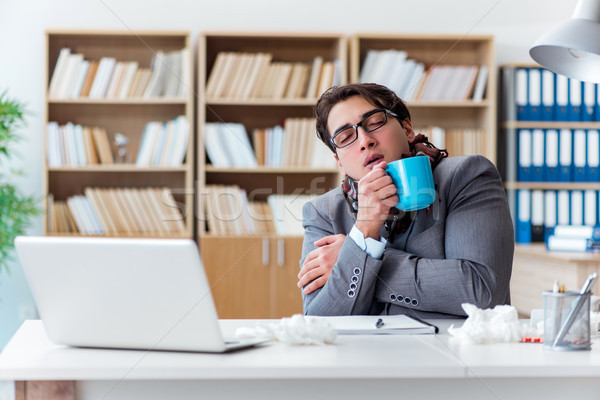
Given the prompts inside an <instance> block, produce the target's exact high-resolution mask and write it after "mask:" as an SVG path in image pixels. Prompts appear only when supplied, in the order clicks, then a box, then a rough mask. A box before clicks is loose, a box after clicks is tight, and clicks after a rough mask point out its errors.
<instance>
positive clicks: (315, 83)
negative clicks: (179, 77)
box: [206, 52, 341, 100]
mask: <svg viewBox="0 0 600 400" xmlns="http://www.w3.org/2000/svg"><path fill="white" fill-rule="evenodd" d="M340 73H341V71H340V66H339V61H337V60H336V61H327V62H326V61H324V60H323V58H322V57H320V56H317V57H315V58H314V59H313V61H312V62H311V63H302V62H285V61H273V55H272V54H269V53H242V52H219V53H217V56H216V58H215V61H214V64H213V66H212V69H211V71H210V73H209V75H208V78H207V81H206V95H207V97H208V98H209V99H211V98H226V99H244V100H246V99H272V100H277V99H301V98H309V99H313V98H316V96H317V95H318V94H320V93H317V92H318V91H319V90H321V89H322V90H325V89H327V88H329V87H330V86H332V85H333V84H335V83H336V82H338V83H339V81H340V79H341V78H340Z"/></svg>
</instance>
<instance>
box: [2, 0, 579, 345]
mask: <svg viewBox="0 0 600 400" xmlns="http://www.w3.org/2000/svg"><path fill="white" fill-rule="evenodd" d="M575 4H576V1H575V0H526V1H523V0H455V1H448V0H419V1H416V0H395V1H390V0H369V1H358V0H336V1H331V0H301V1H300V0H287V1H281V0H278V1H276V0H255V1H247V0H213V1H207V0H168V1H166V0H146V1H145V2H140V1H137V0H135V1H132V0H52V1H48V0H28V1H20V0H0V60H1V61H0V92H1V91H3V90H8V92H9V95H11V96H13V97H16V98H18V99H20V100H21V101H24V102H25V103H26V104H27V108H28V110H29V116H28V119H27V121H28V126H27V127H26V128H25V129H24V131H23V134H24V136H25V138H26V140H25V141H24V142H23V143H21V144H19V146H18V148H17V149H16V150H17V151H18V152H19V153H20V155H21V158H20V159H19V160H17V161H18V163H19V166H24V167H25V172H26V177H27V179H23V180H22V181H21V182H20V185H21V187H22V188H23V190H24V191H25V192H26V193H28V194H33V195H36V196H41V170H42V166H41V159H42V146H41V135H42V129H43V126H42V119H43V112H44V110H43V93H44V87H43V75H44V48H43V46H44V30H45V29H47V28H72V29H119V30H131V31H132V32H135V30H137V29H177V30H189V31H190V32H191V33H192V37H193V38H194V39H195V38H196V37H197V34H198V33H199V32H201V31H203V30H205V31H210V30H212V31H215V30H241V31H244V30H246V31H299V32H302V31H321V32H342V33H346V34H352V33H356V32H398V33H412V32H414V33H454V34H469V33H484V34H493V35H495V39H496V59H497V62H498V64H503V63H507V62H531V60H530V58H529V55H528V49H529V47H530V45H531V44H532V43H533V42H534V41H535V39H536V38H537V37H538V36H539V35H541V34H542V33H543V32H545V31H546V30H548V29H549V28H551V27H552V26H554V25H556V24H558V23H559V22H562V21H563V20H565V19H567V18H568V17H569V16H570V15H571V14H572V13H573V10H574V8H575ZM2 168H6V166H2V165H0V169H2ZM30 233H31V234H39V233H41V221H40V219H36V220H35V221H34V224H33V226H32V228H31V229H30ZM32 310H33V300H32V298H31V295H30V293H29V291H28V289H27V285H26V283H25V280H24V277H23V274H22V271H21V270H20V268H19V265H18V264H17V263H13V267H12V274H11V275H7V274H6V273H5V272H0V349H1V348H2V347H4V344H5V343H6V342H7V341H8V339H9V338H10V336H11V335H12V334H13V333H14V331H15V330H16V329H17V328H18V326H19V325H20V324H21V322H22V320H23V318H24V317H26V316H28V315H31V314H32V312H33V311H32Z"/></svg>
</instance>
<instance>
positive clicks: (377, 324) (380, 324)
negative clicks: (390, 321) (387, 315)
mask: <svg viewBox="0 0 600 400" xmlns="http://www.w3.org/2000/svg"><path fill="white" fill-rule="evenodd" d="M383 325H384V323H383V320H382V319H381V318H379V319H378V320H377V322H375V328H377V329H379V328H381V327H382V326H383Z"/></svg>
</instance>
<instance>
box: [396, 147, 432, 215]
mask: <svg viewBox="0 0 600 400" xmlns="http://www.w3.org/2000/svg"><path fill="white" fill-rule="evenodd" d="M385 171H386V172H387V173H388V175H389V176H390V177H391V178H392V182H394V186H396V192H397V193H398V203H397V204H396V208H398V209H399V210H402V211H414V210H420V209H422V208H427V207H429V206H430V205H431V204H432V203H433V201H434V200H435V185H434V183H433V174H432V173H431V162H430V161H429V157H426V156H417V157H410V158H403V159H401V160H396V161H392V162H391V163H389V164H388V165H387V167H386V169H385Z"/></svg>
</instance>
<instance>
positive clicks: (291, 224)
mask: <svg viewBox="0 0 600 400" xmlns="http://www.w3.org/2000/svg"><path fill="white" fill-rule="evenodd" d="M316 197H317V196H316V195H310V194H290V195H287V194H271V195H269V196H267V203H268V204H269V206H270V207H271V213H272V214H273V223H274V225H275V231H276V232H277V234H278V235H286V236H302V235H303V234H304V228H303V227H302V207H304V204H306V202H308V201H310V200H313V199H315V198H316Z"/></svg>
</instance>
